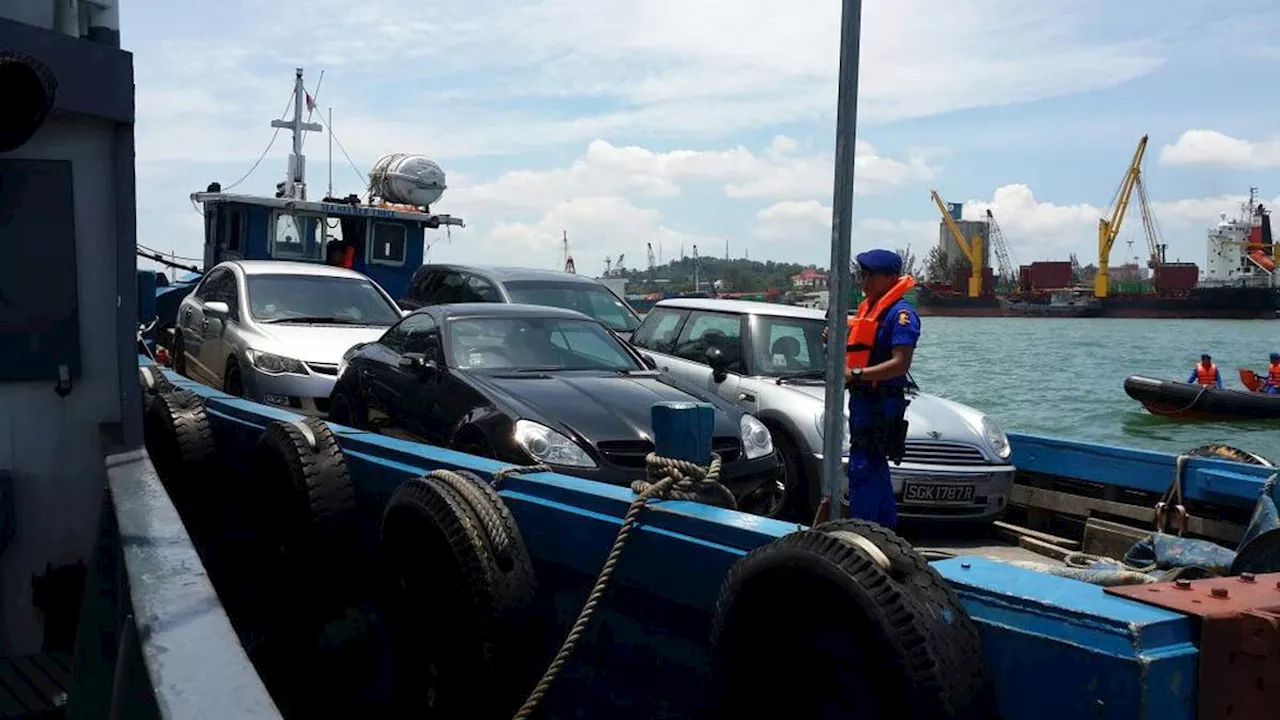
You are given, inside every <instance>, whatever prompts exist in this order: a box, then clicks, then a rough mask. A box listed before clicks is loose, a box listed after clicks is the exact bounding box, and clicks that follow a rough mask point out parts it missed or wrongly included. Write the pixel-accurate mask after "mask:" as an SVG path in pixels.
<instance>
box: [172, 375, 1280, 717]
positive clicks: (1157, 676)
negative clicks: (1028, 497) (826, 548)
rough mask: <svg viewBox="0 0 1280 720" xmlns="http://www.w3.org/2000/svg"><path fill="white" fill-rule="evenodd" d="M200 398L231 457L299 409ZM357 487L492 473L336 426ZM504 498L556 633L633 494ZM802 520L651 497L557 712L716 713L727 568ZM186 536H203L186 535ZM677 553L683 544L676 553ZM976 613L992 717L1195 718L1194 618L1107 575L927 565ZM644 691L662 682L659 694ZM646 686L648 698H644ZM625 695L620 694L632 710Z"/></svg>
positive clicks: (1081, 468)
mask: <svg viewBox="0 0 1280 720" xmlns="http://www.w3.org/2000/svg"><path fill="white" fill-rule="evenodd" d="M167 374H168V376H169V378H170V380H171V381H172V382H173V383H174V384H175V385H179V386H182V387H186V388H188V389H190V390H192V391H193V392H196V393H197V394H199V395H201V396H202V397H203V398H205V404H206V407H207V411H208V414H209V417H210V419H211V422H212V424H213V426H214V432H215V435H216V438H217V445H218V454H219V457H220V459H221V460H222V461H223V462H224V463H226V467H227V470H229V471H232V472H233V473H234V472H236V471H243V470H244V469H245V468H246V467H247V458H248V457H249V453H250V452H251V450H252V448H253V445H254V443H255V442H256V441H257V439H258V437H259V436H260V435H261V433H262V429H263V428H264V427H265V426H266V425H267V424H268V423H270V422H271V421H272V420H295V419H297V416H295V415H293V414H291V413H288V412H285V411H282V410H278V409H275V408H269V407H266V406H263V405H259V404H256V403H252V402H248V401H244V400H240V399H235V398H231V397H229V396H226V395H224V394H222V393H219V392H217V391H214V390H211V389H209V388H206V387H204V386H201V385H198V384H195V383H193V382H191V381H189V380H186V379H185V378H179V377H177V376H175V375H173V374H172V373H167ZM332 427H333V428H334V429H335V431H336V433H337V435H338V438H339V442H340V445H341V447H342V450H343V452H344V454H345V455H346V457H347V462H348V466H349V468H350V471H351V474H352V477H353V480H354V481H355V482H356V484H357V489H358V493H359V495H360V498H361V507H362V508H364V509H365V510H364V513H365V517H364V521H365V522H366V523H367V524H368V529H369V531H370V532H372V529H373V528H374V527H375V526H376V523H377V522H378V518H379V514H380V508H381V507H382V506H383V505H384V504H385V502H386V500H387V498H388V497H389V496H390V494H391V493H392V491H393V490H394V489H395V488H396V487H397V486H398V485H400V483H402V482H403V481H405V480H407V479H410V478H414V477H419V476H421V475H423V474H424V473H426V472H428V471H430V470H433V469H440V468H450V469H466V470H471V471H474V472H477V473H479V474H481V475H483V476H490V475H492V474H493V473H495V472H497V471H498V470H499V469H500V465H499V464H498V463H496V462H493V461H490V460H486V459H482V458H476V457H473V456H469V455H465V454H461V453H457V452H453V451H449V450H444V449H440V448H435V447H430V446H426V445H422V444H417V443H411V442H405V441H401V440H397V439H393V438H389V437H386V436H383V435H378V434H371V433H367V432H361V431H357V430H352V429H349V428H343V427H341V426H336V425H335V426H332ZM1011 441H1012V443H1013V447H1014V456H1013V460H1014V463H1015V464H1016V465H1017V466H1018V467H1019V468H1020V469H1022V470H1026V471H1028V472H1030V473H1044V474H1046V475H1047V474H1052V475H1054V476H1058V477H1067V478H1077V479H1080V480H1088V481H1091V482H1094V483H1101V484H1105V485H1110V486H1113V487H1116V488H1123V489H1126V490H1132V491H1141V492H1148V493H1160V492H1163V491H1164V490H1165V489H1166V488H1167V487H1168V484H1169V481H1170V479H1171V477H1172V476H1173V472H1174V465H1175V458H1174V457H1173V456H1171V455H1168V454H1163V453H1157V452H1150V451H1141V450H1132V449H1127V448H1120V447H1110V446H1102V445H1094V444H1087V443H1080V442H1072V441H1065V440H1058V439H1053V438H1045V437H1038V436H1030V435H1011ZM1268 474H1269V473H1268V469H1267V468H1263V467H1258V466H1250V465H1244V464H1240V463H1232V462H1226V461H1221V460H1211V459H1202V458H1195V459H1192V460H1191V461H1189V462H1188V464H1187V467H1186V471H1185V475H1184V492H1185V496H1186V498H1187V499H1188V500H1189V501H1200V502H1206V503H1212V504H1214V505H1216V506H1225V507H1231V508H1236V509H1238V510H1239V511H1240V512H1247V509H1248V508H1250V507H1252V506H1253V504H1254V502H1255V501H1256V499H1257V498H1258V496H1259V493H1260V491H1261V488H1262V483H1263V481H1264V480H1265V478H1266V477H1267V475H1268ZM501 496H502V497H503V499H504V500H505V502H506V503H507V505H508V506H509V507H510V508H511V511H512V513H513V514H514V515H515V518H516V520H517V521H518V523H519V526H520V529H521V532H522V533H523V535H524V538H525V541H526V543H527V544H528V546H529V549H530V552H531V554H532V557H533V561H534V563H535V566H536V569H537V573H538V578H539V582H540V587H541V588H542V590H541V591H540V594H542V595H544V597H543V598H542V599H541V601H540V603H539V607H540V608H541V609H542V617H543V622H544V623H545V628H544V629H545V631H546V637H547V638H549V642H552V643H558V642H559V639H560V638H562V637H563V634H564V633H565V632H566V631H567V629H568V625H569V624H570V623H571V622H572V620H573V618H574V615H575V614H576V612H577V610H578V608H579V607H580V604H581V602H582V600H583V598H584V596H585V591H586V588H587V587H589V586H590V584H591V582H592V581H593V580H594V578H595V575H596V573H598V572H599V569H600V566H601V564H602V563H603V561H604V557H605V554H606V552H607V550H608V549H609V547H610V545H611V543H612V542H613V539H614V536H615V534H616V533H617V531H618V527H619V524H620V521H621V517H622V515H623V514H624V513H625V511H626V509H627V506H628V504H629V503H630V502H631V500H632V499H633V497H634V496H633V495H632V493H631V492H630V491H629V490H628V489H625V488H619V487H614V486H608V485H602V484H598V483H593V482H589V481H585V480H581V479H577V478H571V477H567V476H563V475H558V474H552V473H541V474H536V475H528V476H517V477H512V478H509V479H507V480H505V481H504V483H503V485H502V490H501ZM796 529H798V526H796V525H792V524H786V523H781V522H777V521H772V520H767V519H763V518H758V517H754V516H750V515H743V514H740V513H736V512H732V511H727V510H722V509H719V508H715V507H711V506H707V505H701V504H696V503H689V502H678V501H661V502H657V503H655V504H653V505H651V506H650V508H649V509H648V510H646V511H645V514H644V515H643V519H642V524H641V525H640V526H639V529H638V530H637V531H636V533H635V534H634V536H633V538H632V540H631V543H630V545H629V546H628V547H627V549H626V551H625V553H624V556H623V560H622V562H621V564H620V565H619V568H618V571H617V575H616V579H615V585H616V587H615V588H614V589H613V590H611V591H610V593H609V600H608V601H607V602H606V603H605V606H604V607H603V608H602V610H601V611H600V613H599V614H598V615H597V617H596V618H595V619H594V620H593V621H592V625H593V626H594V627H596V628H597V630H594V631H592V632H591V633H589V634H588V635H589V636H590V639H588V640H587V641H585V644H584V645H583V646H582V647H580V648H579V649H578V651H577V653H576V654H575V656H574V660H573V661H571V662H570V664H569V666H568V669H567V670H566V671H565V673H564V674H563V675H562V676H561V678H560V679H559V680H558V681H557V685H556V690H555V691H554V692H553V693H552V694H551V695H550V696H549V699H548V703H549V704H550V705H551V707H550V710H551V712H552V715H553V716H556V717H580V716H586V717H604V716H609V717H623V716H626V717H632V716H634V717H638V718H641V717H643V718H647V717H673V718H675V717H679V718H683V717H688V718H693V717H705V716H707V715H708V714H710V713H712V712H713V710H714V707H713V705H714V701H713V699H712V697H711V695H710V687H711V685H710V682H709V681H708V672H709V669H708V645H707V630H708V626H709V623H710V620H711V615H712V613H713V611H714V604H715V601H716V596H717V593H718V591H719V589H720V585H721V582H722V580H723V578H724V576H725V573H726V572H727V570H728V569H729V567H730V566H731V565H732V564H733V563H734V562H735V561H736V560H738V559H739V558H741V557H742V556H744V555H745V554H746V553H748V552H749V551H751V550H753V549H755V548H758V547H760V546H762V545H765V544H767V543H769V542H771V541H773V540H775V539H777V538H779V537H781V536H783V535H786V534H788V533H791V532H793V531H795V530H796ZM196 541H197V545H199V544H200V538H196ZM673 558H679V561H678V562H673ZM934 566H935V567H936V568H937V570H938V571H939V572H940V573H941V574H942V575H943V576H944V577H945V578H946V579H947V580H948V581H949V582H950V583H951V584H952V586H953V587H954V588H955V590H956V591H957V593H958V594H959V596H960V599H961V601H962V603H963V605H964V607H965V609H966V610H967V611H968V612H969V614H970V615H971V616H972V617H973V618H974V620H975V621H976V622H977V624H978V626H979V628H980V632H981V636H982V646H983V651H984V654H985V658H986V662H987V666H988V674H989V677H990V678H991V680H992V682H993V684H994V687H995V689H996V693H997V695H998V700H999V705H1000V709H1001V716H1002V717H1004V718H1007V719H1009V720H1016V719H1020V718H1027V719H1028V720H1033V719H1034V720H1046V719H1048V718H1064V719H1065V718H1078V717H1082V716H1091V715H1092V714H1094V713H1096V712H1097V709H1098V708H1099V707H1105V708H1106V709H1107V714H1108V716H1112V717H1126V718H1129V717H1132V718H1148V717H1149V718H1157V717H1158V718H1163V719H1169V718H1188V719H1190V718H1194V717H1195V716H1196V685H1195V682H1194V678H1195V677H1196V673H1197V662H1198V650H1197V646H1196V643H1197V641H1198V634H1197V632H1198V631H1197V626H1196V621H1195V620H1194V619H1193V618H1190V617H1188V616H1186V615H1183V614H1181V613H1177V612H1173V611H1168V610H1163V609H1160V608H1156V607H1153V606H1150V605H1146V604H1142V603H1138V602H1134V601H1131V600H1127V599H1124V598H1120V597H1115V596H1113V595H1110V594H1107V593H1106V592H1104V590H1103V588H1101V587H1099V586H1095V585H1089V584H1086V583H1082V582H1078V581H1076V580H1071V579H1066V578H1062V577H1055V576H1052V575H1047V574H1043V573H1039V572H1035V571H1031V570H1027V569H1023V568H1020V567H1017V566H1013V565H1009V564H1004V563H999V562H994V561H992V560H990V559H987V558H984V557H979V556H972V557H956V558H953V559H948V560H943V561H940V562H936V563H934ZM654 688H662V691H661V692H660V693H659V692H655V691H654ZM655 696H656V697H655ZM622 708H629V709H628V710H627V711H626V712H624V711H623V710H622Z"/></svg>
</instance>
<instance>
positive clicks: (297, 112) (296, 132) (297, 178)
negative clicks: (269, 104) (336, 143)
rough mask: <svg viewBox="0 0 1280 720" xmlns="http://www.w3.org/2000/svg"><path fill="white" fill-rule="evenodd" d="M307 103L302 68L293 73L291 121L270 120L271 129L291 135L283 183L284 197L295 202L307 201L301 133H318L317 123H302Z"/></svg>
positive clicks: (304, 159)
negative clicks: (291, 144) (286, 170)
mask: <svg viewBox="0 0 1280 720" xmlns="http://www.w3.org/2000/svg"><path fill="white" fill-rule="evenodd" d="M306 101H307V91H306V88H305V87H303V85H302V68H297V69H296V70H295V71H294V83H293V119H292V120H272V121H271V127H273V128H283V129H285V130H289V131H291V132H292V133H293V152H292V153H290V155H289V177H288V178H287V179H286V180H285V181H284V196H285V197H287V198H293V199H295V200H306V199H307V181H306V176H307V167H306V165H307V162H306V158H305V157H303V155H302V133H303V132H305V131H307V130H310V131H312V132H320V130H321V129H322V128H321V127H320V124H319V123H304V122H302V106H303V105H304V104H305V103H306Z"/></svg>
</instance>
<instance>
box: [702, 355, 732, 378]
mask: <svg viewBox="0 0 1280 720" xmlns="http://www.w3.org/2000/svg"><path fill="white" fill-rule="evenodd" d="M707 365H710V366H711V379H712V380H713V381H715V382H718V383H720V382H724V379H725V378H726V377H728V376H729V358H727V357H725V355H724V351H723V350H721V349H720V348H718V347H709V348H707Z"/></svg>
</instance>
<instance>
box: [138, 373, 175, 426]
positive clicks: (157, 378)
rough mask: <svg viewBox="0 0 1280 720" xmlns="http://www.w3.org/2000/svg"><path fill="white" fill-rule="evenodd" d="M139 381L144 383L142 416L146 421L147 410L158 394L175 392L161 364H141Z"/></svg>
mask: <svg viewBox="0 0 1280 720" xmlns="http://www.w3.org/2000/svg"><path fill="white" fill-rule="evenodd" d="M138 381H139V382H140V383H141V385H142V417H143V419H144V422H145V418H146V416H147V411H148V410H149V409H150V408H151V405H152V403H153V402H154V401H155V398H156V396H157V395H161V394H163V393H167V392H173V390H174V387H173V383H171V382H169V378H167V377H165V376H164V372H163V371H162V370H161V369H160V366H159V365H152V364H147V365H139V366H138Z"/></svg>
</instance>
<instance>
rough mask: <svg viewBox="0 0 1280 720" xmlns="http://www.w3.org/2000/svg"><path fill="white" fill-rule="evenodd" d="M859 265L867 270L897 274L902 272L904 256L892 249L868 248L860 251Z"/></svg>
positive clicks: (884, 273) (882, 273)
mask: <svg viewBox="0 0 1280 720" xmlns="http://www.w3.org/2000/svg"><path fill="white" fill-rule="evenodd" d="M857 260H858V265H859V266H860V267H861V268H862V269H863V270H864V271H866V272H871V273H879V274H881V275H897V274H899V273H901V272H902V258H900V257H898V253H896V252H894V251H892V250H882V249H879V248H877V249H875V250H868V251H866V252H864V253H859V254H858V257H857Z"/></svg>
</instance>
